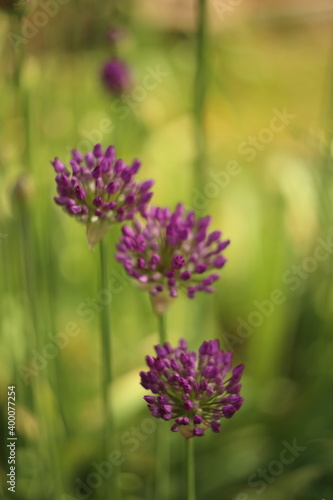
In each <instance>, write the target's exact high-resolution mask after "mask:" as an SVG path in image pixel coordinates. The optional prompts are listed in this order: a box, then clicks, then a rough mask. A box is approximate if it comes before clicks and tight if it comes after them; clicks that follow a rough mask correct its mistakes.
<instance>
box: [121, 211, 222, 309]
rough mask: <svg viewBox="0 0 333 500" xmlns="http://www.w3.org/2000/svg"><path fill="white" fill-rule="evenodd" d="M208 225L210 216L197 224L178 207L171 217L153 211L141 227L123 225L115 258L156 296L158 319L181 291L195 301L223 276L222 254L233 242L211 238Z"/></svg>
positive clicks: (216, 236)
mask: <svg viewBox="0 0 333 500" xmlns="http://www.w3.org/2000/svg"><path fill="white" fill-rule="evenodd" d="M209 223H210V217H203V218H201V219H196V217H195V214H194V212H186V211H185V209H184V206H183V205H182V204H179V205H178V206H177V207H176V210H175V211H174V212H173V213H171V212H170V210H169V208H157V207H152V208H149V209H147V210H145V212H144V223H143V224H141V223H140V222H138V221H137V220H135V221H134V222H133V225H132V226H129V225H125V226H123V228H122V232H123V236H122V238H121V240H120V242H119V244H118V246H117V249H118V253H117V254H116V259H117V260H118V261H119V262H121V263H122V264H123V266H124V268H125V270H126V271H127V273H128V274H129V275H130V276H132V277H133V278H135V279H136V280H137V282H138V283H139V284H140V286H141V287H142V288H143V289H145V290H148V291H149V292H150V293H151V294H152V296H153V297H154V299H153V304H155V305H156V304H157V305H158V306H157V307H155V310H156V312H157V313H158V314H162V313H163V303H164V301H165V302H166V301H167V300H168V299H167V297H168V296H169V297H172V298H174V297H177V295H178V290H183V291H184V292H185V293H186V294H187V296H188V297H189V298H191V299H192V298H194V297H195V295H196V293H197V292H207V293H211V292H214V288H213V287H212V284H213V283H214V282H215V281H216V280H217V279H219V277H220V275H219V274H217V273H216V269H221V268H222V267H223V266H224V264H225V263H226V261H227V259H226V258H225V257H224V256H223V255H222V252H223V250H224V249H225V248H226V247H227V246H228V245H229V243H230V241H229V240H225V241H223V240H221V233H220V231H213V232H211V233H208V226H209ZM159 306H161V307H159Z"/></svg>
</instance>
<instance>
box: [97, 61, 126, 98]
mask: <svg viewBox="0 0 333 500" xmlns="http://www.w3.org/2000/svg"><path fill="white" fill-rule="evenodd" d="M101 77H102V81H103V83H104V85H105V87H106V88H107V89H108V90H110V91H111V92H113V93H114V94H123V93H125V92H126V91H128V90H129V88H130V86H131V74H130V69H129V67H128V65H127V64H126V63H125V62H124V61H122V60H120V59H116V58H113V59H111V60H109V61H107V62H106V63H105V64H104V65H103V67H102V73H101Z"/></svg>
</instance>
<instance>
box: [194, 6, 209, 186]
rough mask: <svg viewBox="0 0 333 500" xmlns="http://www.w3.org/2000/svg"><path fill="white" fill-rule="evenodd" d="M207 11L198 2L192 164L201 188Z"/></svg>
mask: <svg viewBox="0 0 333 500" xmlns="http://www.w3.org/2000/svg"><path fill="white" fill-rule="evenodd" d="M206 38H207V9H206V0H198V30H197V48H196V74H195V81H194V102H193V112H194V140H195V144H196V148H197V151H196V160H195V163H194V167H195V170H194V173H195V184H196V187H198V188H201V187H202V185H203V184H204V182H205V177H206V176H205V172H204V169H205V163H206V137H205V129H204V114H205V100H206V88H207V68H206Z"/></svg>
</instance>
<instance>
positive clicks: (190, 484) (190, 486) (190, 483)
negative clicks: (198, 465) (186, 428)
mask: <svg viewBox="0 0 333 500" xmlns="http://www.w3.org/2000/svg"><path fill="white" fill-rule="evenodd" d="M186 445H187V500H195V498H196V497H195V463H194V439H193V438H191V439H188V440H187V443H186Z"/></svg>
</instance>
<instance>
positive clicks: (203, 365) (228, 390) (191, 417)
mask: <svg viewBox="0 0 333 500" xmlns="http://www.w3.org/2000/svg"><path fill="white" fill-rule="evenodd" d="M155 351H156V354H157V357H156V358H154V357H152V356H146V363H147V366H148V367H149V371H148V372H143V371H142V372H140V376H141V385H142V386H143V387H144V388H145V389H148V390H150V391H151V392H152V393H153V394H154V396H144V400H145V401H146V402H147V403H148V408H149V410H150V412H151V414H152V415H153V416H154V417H156V418H162V419H163V420H167V421H174V422H173V425H172V427H171V430H172V431H173V432H177V431H179V432H180V433H181V434H182V436H183V437H184V438H185V439H189V438H191V437H195V436H203V435H204V432H205V430H206V429H207V428H208V427H210V428H211V430H212V431H213V432H220V430H221V429H220V423H219V420H221V418H223V417H225V418H231V417H232V416H233V414H234V413H235V412H236V411H237V410H239V408H240V407H241V406H242V404H243V398H242V397H241V396H240V395H239V393H240V389H241V384H240V383H239V381H240V379H241V376H242V372H243V369H244V366H243V365H238V366H236V367H235V368H234V369H233V370H232V372H231V374H229V371H230V370H231V362H232V354H231V352H229V351H226V352H223V351H222V350H221V349H220V344H219V341H218V340H211V341H209V342H206V341H205V342H203V343H202V345H201V347H200V349H199V353H196V352H195V351H188V350H187V344H186V342H185V340H184V339H181V340H180V342H179V347H177V348H176V349H173V348H172V347H171V346H170V344H169V343H168V342H165V344H163V345H157V346H155Z"/></svg>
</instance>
